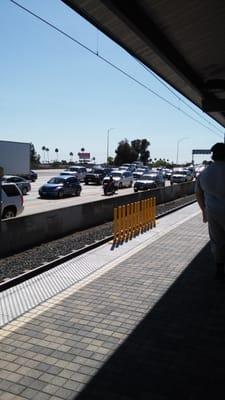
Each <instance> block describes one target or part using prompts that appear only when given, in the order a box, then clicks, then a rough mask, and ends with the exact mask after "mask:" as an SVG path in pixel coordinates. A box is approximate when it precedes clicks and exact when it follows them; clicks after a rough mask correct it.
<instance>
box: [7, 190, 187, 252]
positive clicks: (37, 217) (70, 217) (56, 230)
mask: <svg viewBox="0 0 225 400" xmlns="http://www.w3.org/2000/svg"><path fill="white" fill-rule="evenodd" d="M193 193H194V182H190V183H184V184H180V185H173V186H168V187H166V188H165V189H164V188H163V189H154V190H151V191H144V192H138V193H133V194H131V195H125V196H116V195H114V196H110V197H108V198H104V200H99V201H95V202H92V203H84V204H79V205H76V206H70V207H66V208H60V209H57V210H52V211H47V212H42V213H38V214H32V215H27V216H20V217H18V218H15V219H8V220H5V221H4V220H3V221H2V223H1V232H0V257H3V256H6V255H9V254H10V255H12V254H14V253H16V252H19V251H22V250H24V249H28V248H30V247H32V246H35V245H40V244H41V243H43V242H47V241H50V240H54V239H57V238H59V237H62V236H65V235H67V234H70V233H73V232H76V231H79V230H83V229H86V228H90V227H92V226H96V225H99V224H102V223H104V222H108V221H112V219H113V208H114V207H117V206H119V205H122V204H128V203H131V202H134V201H139V200H142V199H146V198H149V197H154V196H155V197H156V203H157V204H161V203H166V202H168V201H172V200H174V199H176V198H179V197H184V196H186V195H190V194H193Z"/></svg>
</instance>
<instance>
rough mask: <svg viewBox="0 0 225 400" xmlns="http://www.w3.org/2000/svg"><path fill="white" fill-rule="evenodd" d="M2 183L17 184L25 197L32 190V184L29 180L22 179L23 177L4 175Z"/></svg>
mask: <svg viewBox="0 0 225 400" xmlns="http://www.w3.org/2000/svg"><path fill="white" fill-rule="evenodd" d="M2 182H7V183H15V184H16V185H17V186H18V188H19V189H20V190H21V192H22V194H23V195H26V194H27V192H30V190H31V184H30V182H29V181H28V180H26V179H24V178H22V177H21V176H14V175H4V176H3V178H2Z"/></svg>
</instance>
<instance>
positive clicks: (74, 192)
mask: <svg viewBox="0 0 225 400" xmlns="http://www.w3.org/2000/svg"><path fill="white" fill-rule="evenodd" d="M81 189H82V188H81V184H80V181H79V179H77V178H76V177H75V176H68V175H65V176H61V175H59V176H54V177H53V178H51V179H50V180H49V181H48V182H47V183H46V184H44V185H42V186H41V187H40V188H39V195H40V197H41V198H45V197H53V198H57V199H61V198H63V197H64V196H80V193H81Z"/></svg>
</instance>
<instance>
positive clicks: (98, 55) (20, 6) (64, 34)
mask: <svg viewBox="0 0 225 400" xmlns="http://www.w3.org/2000/svg"><path fill="white" fill-rule="evenodd" d="M9 1H10V2H11V3H12V4H14V5H15V6H17V7H19V8H20V9H22V10H23V11H25V12H26V13H28V14H30V15H32V16H33V17H34V18H36V19H38V20H39V21H41V22H43V23H44V24H46V25H47V26H49V27H50V28H52V29H54V30H55V31H57V32H58V33H60V34H61V35H63V36H65V37H66V38H67V39H70V40H72V41H73V42H74V43H76V44H77V45H79V46H81V47H83V48H84V49H85V50H87V51H88V52H89V53H91V54H92V55H94V56H96V57H98V58H99V59H100V60H102V61H104V62H105V63H106V64H108V65H110V66H111V67H112V68H114V69H115V70H117V71H119V72H120V73H121V74H123V75H124V76H126V77H127V78H129V79H131V80H132V81H133V82H135V83H137V84H138V85H139V86H141V87H143V88H144V89H146V90H147V91H149V92H150V93H152V94H153V95H155V96H156V97H158V98H159V99H161V100H162V101H164V102H165V103H167V104H169V105H170V106H171V107H173V108H174V109H176V110H178V111H180V112H181V113H183V114H184V115H186V116H187V117H188V118H190V119H192V120H193V121H195V122H196V123H198V124H199V125H201V126H203V127H204V128H206V129H208V130H209V131H211V132H213V133H214V134H215V135H218V136H220V137H221V135H223V133H222V132H221V134H219V133H218V132H215V131H214V130H212V128H210V127H208V126H207V125H205V124H203V123H202V122H201V121H199V120H197V119H196V118H194V117H193V116H192V115H190V114H189V113H188V112H186V111H184V110H182V109H181V108H180V107H178V106H176V105H175V104H174V103H172V102H171V101H169V100H168V99H166V98H165V97H163V96H162V95H160V94H159V93H157V92H156V91H155V90H153V89H151V88H150V87H149V86H147V85H146V84H144V83H143V82H141V81H139V80H138V79H136V78H135V77H134V76H132V75H130V74H129V73H128V72H126V71H124V70H123V69H122V68H120V67H118V66H117V65H116V64H114V63H113V62H111V61H110V60H108V59H107V58H105V57H103V56H101V55H100V54H99V52H98V51H97V52H95V51H94V50H92V49H91V48H89V47H88V46H86V45H85V44H83V43H82V42H80V41H79V40H77V39H75V38H74V37H73V36H71V35H69V34H68V33H66V32H65V31H63V30H62V29H60V28H58V27H57V26H56V25H53V24H52V23H51V22H49V21H47V20H46V19H44V18H42V17H40V16H39V15H38V14H36V13H34V12H33V11H31V10H29V9H28V8H26V7H24V6H22V5H21V4H20V3H18V2H17V1H15V0H9ZM141 64H142V65H144V64H143V63H141ZM145 68H147V67H146V66H145ZM148 70H149V69H148ZM154 75H155V74H154ZM157 79H158V80H159V78H158V77H157ZM161 83H162V82H161ZM164 85H165V86H166V87H167V89H169V88H168V86H167V85H166V84H165V83H164ZM170 90H171V89H170ZM173 94H174V95H175V93H173ZM178 98H179V96H178ZM179 100H181V99H180V98H179ZM185 105H186V103H185ZM191 109H192V108H191ZM192 111H193V109H192ZM207 122H208V121H207Z"/></svg>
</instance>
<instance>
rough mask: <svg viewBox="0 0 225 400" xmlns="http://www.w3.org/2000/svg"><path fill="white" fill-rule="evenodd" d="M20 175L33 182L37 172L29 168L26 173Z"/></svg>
mask: <svg viewBox="0 0 225 400" xmlns="http://www.w3.org/2000/svg"><path fill="white" fill-rule="evenodd" d="M21 177H22V178H24V179H26V180H27V181H31V182H35V181H36V180H37V178H38V174H37V172H35V171H34V170H33V169H31V170H30V172H29V173H28V174H23V175H21Z"/></svg>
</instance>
